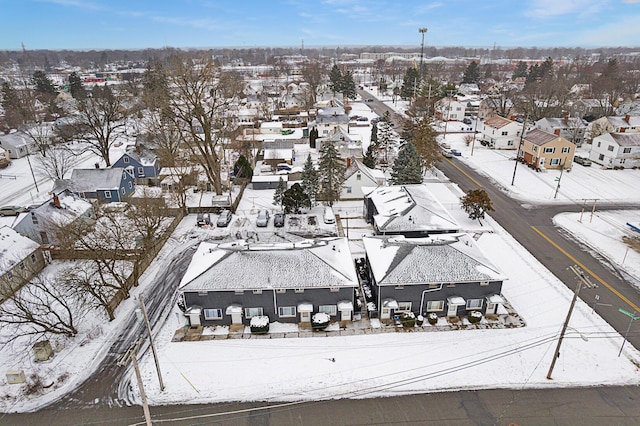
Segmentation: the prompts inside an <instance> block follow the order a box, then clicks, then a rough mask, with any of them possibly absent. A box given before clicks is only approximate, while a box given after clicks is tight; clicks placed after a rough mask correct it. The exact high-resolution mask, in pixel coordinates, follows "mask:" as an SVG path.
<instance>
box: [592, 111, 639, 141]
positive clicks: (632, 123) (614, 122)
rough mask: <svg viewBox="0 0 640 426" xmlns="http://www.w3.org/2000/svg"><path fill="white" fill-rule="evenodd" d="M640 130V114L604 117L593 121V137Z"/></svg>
mask: <svg viewBox="0 0 640 426" xmlns="http://www.w3.org/2000/svg"><path fill="white" fill-rule="evenodd" d="M636 132H640V116H632V115H629V114H627V115H625V116H624V117H602V118H599V119H597V120H595V121H593V122H592V123H591V135H592V139H593V138H596V137H597V136H600V135H604V134H605V133H636Z"/></svg>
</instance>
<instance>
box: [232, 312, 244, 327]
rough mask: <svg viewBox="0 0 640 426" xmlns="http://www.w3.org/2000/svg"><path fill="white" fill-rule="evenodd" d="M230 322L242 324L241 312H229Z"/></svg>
mask: <svg viewBox="0 0 640 426" xmlns="http://www.w3.org/2000/svg"><path fill="white" fill-rule="evenodd" d="M231 324H242V312H232V313H231Z"/></svg>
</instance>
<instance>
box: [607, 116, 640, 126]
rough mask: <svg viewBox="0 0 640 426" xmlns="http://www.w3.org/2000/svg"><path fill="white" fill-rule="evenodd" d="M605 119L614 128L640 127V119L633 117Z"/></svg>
mask: <svg viewBox="0 0 640 426" xmlns="http://www.w3.org/2000/svg"><path fill="white" fill-rule="evenodd" d="M606 119H607V120H608V121H609V123H611V125H612V126H613V127H615V128H620V127H637V126H640V117H638V116H635V115H629V116H624V117H606Z"/></svg>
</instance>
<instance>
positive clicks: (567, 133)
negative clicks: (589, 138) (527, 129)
mask: <svg viewBox="0 0 640 426" xmlns="http://www.w3.org/2000/svg"><path fill="white" fill-rule="evenodd" d="M535 125H536V129H540V130H544V131H545V132H548V133H553V134H554V135H557V136H562V137H563V138H565V139H566V140H568V141H569V142H573V143H574V144H576V145H577V146H580V145H582V143H583V142H584V135H585V132H586V130H587V126H586V124H585V123H584V122H583V121H582V119H580V118H576V117H569V116H568V115H565V116H564V117H563V118H555V117H554V118H541V119H540V120H538V121H536V123H535Z"/></svg>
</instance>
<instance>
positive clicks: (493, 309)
mask: <svg viewBox="0 0 640 426" xmlns="http://www.w3.org/2000/svg"><path fill="white" fill-rule="evenodd" d="M497 307H498V305H497V304H496V303H491V302H487V312H486V313H487V314H495V313H496V308H497Z"/></svg>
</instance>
